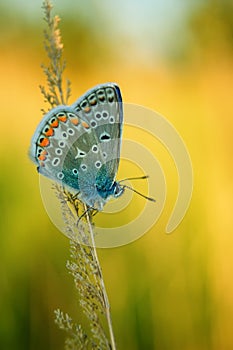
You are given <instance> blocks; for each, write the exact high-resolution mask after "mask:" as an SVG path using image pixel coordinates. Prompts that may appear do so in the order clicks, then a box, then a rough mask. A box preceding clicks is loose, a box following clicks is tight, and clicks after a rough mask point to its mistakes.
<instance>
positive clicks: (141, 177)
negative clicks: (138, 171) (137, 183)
mask: <svg viewBox="0 0 233 350" xmlns="http://www.w3.org/2000/svg"><path fill="white" fill-rule="evenodd" d="M148 177H149V176H148V175H145V176H138V177H127V178H126V179H123V180H120V181H119V182H118V183H121V182H123V181H127V180H129V181H130V180H144V179H148Z"/></svg>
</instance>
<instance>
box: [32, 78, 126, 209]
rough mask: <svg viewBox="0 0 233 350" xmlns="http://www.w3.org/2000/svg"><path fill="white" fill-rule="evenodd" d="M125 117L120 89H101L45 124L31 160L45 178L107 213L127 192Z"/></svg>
mask: <svg viewBox="0 0 233 350" xmlns="http://www.w3.org/2000/svg"><path fill="white" fill-rule="evenodd" d="M122 122H123V111H122V98H121V93H120V89H119V87H118V86H117V85H116V84H113V83H107V84H102V85H98V86H96V87H95V88H93V89H91V90H89V91H88V92H87V93H86V94H84V95H83V96H82V97H80V98H79V99H78V100H77V101H76V102H75V103H74V104H72V105H71V106H58V107H55V108H53V109H52V110H51V111H49V112H48V113H47V114H46V115H45V116H44V117H43V119H42V121H41V122H40V123H39V125H38V127H37V129H36V131H35V134H34V136H33V138H32V142H31V148H30V158H31V159H32V160H33V161H34V162H35V163H36V165H37V169H38V171H39V173H41V174H42V175H44V176H46V177H48V178H51V179H53V180H55V181H57V182H59V183H62V184H63V185H64V186H65V187H67V188H68V189H70V191H72V192H74V193H78V197H79V199H80V200H82V201H83V202H84V203H85V204H86V205H87V206H89V207H92V208H95V209H97V210H102V209H103V206H104V204H105V203H106V201H107V200H108V199H109V198H110V197H111V196H113V197H118V196H120V195H121V194H122V193H123V191H124V188H123V187H121V186H120V184H119V183H118V182H117V181H115V177H116V173H117V170H118V165H119V158H120V145H121V133H122Z"/></svg>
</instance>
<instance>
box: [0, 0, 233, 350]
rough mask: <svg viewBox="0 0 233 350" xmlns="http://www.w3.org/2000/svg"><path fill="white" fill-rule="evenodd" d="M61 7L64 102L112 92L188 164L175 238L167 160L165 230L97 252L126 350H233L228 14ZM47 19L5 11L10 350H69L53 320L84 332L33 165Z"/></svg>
mask: <svg viewBox="0 0 233 350" xmlns="http://www.w3.org/2000/svg"><path fill="white" fill-rule="evenodd" d="M54 6H55V9H54V13H56V14H59V15H60V17H61V18H62V22H61V30H62V36H63V42H64V46H65V51H64V56H65V58H66V60H67V64H68V65H67V69H66V71H65V76H67V77H69V79H70V80H71V81H72V96H71V99H70V102H73V101H75V99H76V98H77V97H78V96H80V95H81V94H82V93H84V92H85V91H86V90H87V89H89V88H90V87H92V86H94V85H95V84H98V83H102V82H106V81H115V82H117V83H118V84H119V85H120V87H121V90H122V94H123V98H124V101H125V102H130V103H135V104H140V105H143V106H146V107H148V108H151V109H153V110H156V111H158V112H159V113H161V114H162V115H164V116H165V117H166V118H167V119H168V120H169V121H170V122H171V123H172V124H173V125H174V127H175V128H176V129H177V131H178V132H179V133H180V135H181V136H182V138H183V140H184V141H185V143H186V145H187V147H188V149H189V152H190V156H191V159H192V164H193V170H194V191H193V197H192V201H191V205H190V208H189V210H188V212H187V214H186V216H185V218H184V219H183V221H182V222H181V224H180V225H179V227H178V228H177V229H176V230H175V231H174V232H173V233H172V234H171V235H165V233H164V232H165V226H166V223H167V221H168V218H169V216H170V214H171V210H172V208H173V206H174V203H175V198H176V193H177V190H178V189H177V174H176V169H175V167H174V164H173V162H172V160H171V158H170V157H169V154H167V153H166V152H165V151H164V152H163V151H161V150H159V151H158V154H157V153H156V151H155V156H156V157H158V158H159V161H160V162H161V164H162V165H163V170H164V172H165V175H166V180H167V183H168V195H167V200H166V205H165V208H164V211H163V213H162V215H161V217H160V219H159V221H158V222H157V223H156V224H155V225H154V227H153V228H152V229H151V230H150V231H149V232H148V233H147V234H146V235H145V236H143V237H142V238H141V239H139V240H137V241H136V242H134V243H132V244H129V245H127V246H123V247H119V248H115V249H106V250H104V249H99V250H98V254H99V258H100V261H101V265H102V268H103V273H104V277H105V283H106V287H107V290H108V294H109V299H110V303H111V307H112V317H113V325H114V330H115V336H116V341H117V345H118V349H119V350H123V349H128V350H141V349H148V350H149V349H155V350H167V349H172V350H176V349H177V350H178V349H179V350H207V349H208V350H209V349H211V350H212V349H213V350H215V349H216V350H228V349H229V350H230V349H233V334H232V324H233V253H232V251H233V224H232V194H233V181H232V149H233V138H232V132H233V98H232V91H233V87H232V81H233V60H232V59H233V16H232V14H233V3H232V1H230V0H219V1H217V0H215V1H214V0H212V1H211V0H198V1H194V0H190V1H187V2H184V1H181V0H171V1H166V2H164V1H162V0H157V1H152V0H145V1H138V2H137V3H136V1H133V0H128V1H123V0H119V1H107V0H102V1H98V2H97V1H94V0H87V1H85V2H84V1H81V0H78V1H74V0H66V1H62V0H60V1H59V0H54ZM42 17H43V15H42V10H41V1H39V0H34V1H31V2H29V1H26V0H9V1H5V2H4V1H1V4H0V52H1V55H0V77H1V87H0V94H1V110H2V112H1V127H0V133H1V143H0V161H1V171H0V210H1V220H0V240H1V244H0V276H1V278H0V310H1V311H0V348H1V349H4V350H9V349H17V350H21V349H22V350H25V349H30V350H37V349H41V348H43V349H48V350H50V349H63V342H64V337H65V334H63V333H62V331H60V330H58V329H57V327H56V325H54V322H53V318H54V315H53V310H54V309H55V308H57V307H60V308H61V309H62V310H64V311H68V312H69V313H70V314H71V315H72V316H73V317H74V319H76V320H78V321H80V322H85V320H84V317H83V316H82V314H80V310H79V307H78V301H77V299H76V297H75V291H74V286H73V281H72V278H71V276H69V275H68V273H67V271H66V269H65V263H66V260H67V259H68V258H69V242H68V239H67V238H66V237H65V236H63V235H62V234H61V233H60V232H59V231H58V230H56V228H55V227H54V226H53V224H52V223H51V221H50V220H49V218H48V216H47V214H46V211H45V209H44V207H43V204H42V201H41V197H40V191H39V184H38V174H37V172H36V169H35V166H34V165H33V164H32V163H31V162H30V161H29V159H28V156H27V152H28V147H29V144H30V139H31V136H32V134H33V132H34V130H35V127H36V126H37V124H38V122H39V121H40V119H41V117H42V113H41V112H40V110H41V108H45V107H46V106H45V105H44V102H43V97H42V95H41V94H40V91H39V88H38V86H39V84H45V78H44V76H43V72H42V70H41V68H40V64H41V63H42V62H43V63H46V62H47V60H46V56H45V52H44V50H43V28H44V26H45V23H44V21H43V20H42ZM124 133H125V135H127V130H125V131H124ZM158 148H159V147H158ZM161 148H162V146H161ZM128 173H129V172H128V171H127V169H124V174H128ZM128 175H130V176H133V175H134V174H128ZM137 186H139V185H138V184H137ZM137 189H140V187H139V188H138V187H137ZM140 200H141V199H140ZM142 200H143V199H142ZM115 218H116V220H118V219H117V217H116V216H115Z"/></svg>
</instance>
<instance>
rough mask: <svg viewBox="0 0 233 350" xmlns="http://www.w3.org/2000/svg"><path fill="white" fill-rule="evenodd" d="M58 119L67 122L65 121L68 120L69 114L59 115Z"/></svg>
mask: <svg viewBox="0 0 233 350" xmlns="http://www.w3.org/2000/svg"><path fill="white" fill-rule="evenodd" d="M58 119H59V120H60V121H61V122H63V123H65V122H66V121H67V116H66V115H63V116H61V117H58Z"/></svg>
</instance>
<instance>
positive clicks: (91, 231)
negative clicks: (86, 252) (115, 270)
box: [85, 205, 116, 350]
mask: <svg viewBox="0 0 233 350" xmlns="http://www.w3.org/2000/svg"><path fill="white" fill-rule="evenodd" d="M85 210H86V216H87V223H88V226H89V231H90V236H91V244H92V247H93V255H94V259H95V261H96V266H97V267H98V274H99V277H100V283H101V290H102V293H103V300H104V305H105V310H106V319H107V323H108V330H109V336H110V343H111V350H116V343H115V338H114V333H113V326H112V317H111V312H110V304H109V301H108V295H107V291H106V288H105V284H104V278H103V274H102V270H101V267H100V263H99V259H98V255H97V250H96V247H95V239H94V234H93V230H92V225H91V221H90V217H89V211H88V210H87V207H86V205H85Z"/></svg>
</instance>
